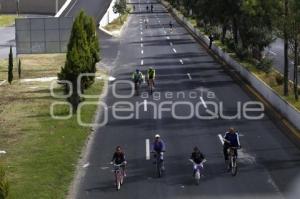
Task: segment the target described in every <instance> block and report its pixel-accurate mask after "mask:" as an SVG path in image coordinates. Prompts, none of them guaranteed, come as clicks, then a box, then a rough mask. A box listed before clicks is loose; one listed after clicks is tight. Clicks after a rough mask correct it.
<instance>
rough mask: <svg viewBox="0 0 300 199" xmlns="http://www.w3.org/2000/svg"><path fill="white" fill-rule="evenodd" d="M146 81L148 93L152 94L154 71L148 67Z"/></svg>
mask: <svg viewBox="0 0 300 199" xmlns="http://www.w3.org/2000/svg"><path fill="white" fill-rule="evenodd" d="M147 80H148V86H149V90H150V93H151V94H152V93H153V89H154V80H155V69H154V68H153V67H150V68H149V69H148V71H147Z"/></svg>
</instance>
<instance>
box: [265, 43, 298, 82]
mask: <svg viewBox="0 0 300 199" xmlns="http://www.w3.org/2000/svg"><path fill="white" fill-rule="evenodd" d="M266 53H267V55H268V57H269V58H271V59H272V60H273V64H274V67H275V68H276V69H277V70H278V71H279V72H281V73H282V74H283V72H284V41H283V40H282V39H280V38H278V39H276V40H275V41H274V42H273V43H272V44H271V45H270V47H269V48H268V49H267V52H266ZM289 79H290V80H292V81H294V62H293V60H291V59H290V60H289ZM299 80H300V71H299V73H298V82H299ZM299 84H300V82H299Z"/></svg>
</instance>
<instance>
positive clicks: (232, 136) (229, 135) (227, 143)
mask: <svg viewBox="0 0 300 199" xmlns="http://www.w3.org/2000/svg"><path fill="white" fill-rule="evenodd" d="M231 147H233V148H234V155H235V156H236V157H237V156H238V152H237V148H240V147H241V144H240V138H239V134H238V132H237V131H236V130H235V129H234V128H229V129H228V131H227V132H226V133H225V135H224V146H223V153H224V157H225V161H227V160H228V153H227V150H228V149H229V148H231Z"/></svg>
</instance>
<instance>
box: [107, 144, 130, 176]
mask: <svg viewBox="0 0 300 199" xmlns="http://www.w3.org/2000/svg"><path fill="white" fill-rule="evenodd" d="M110 163H111V164H116V165H120V164H122V166H121V168H122V170H123V174H124V176H126V173H125V165H126V164H127V162H126V159H125V153H124V152H123V151H122V149H121V147H120V146H117V147H116V151H115V152H114V154H113V157H112V159H111V162H110Z"/></svg>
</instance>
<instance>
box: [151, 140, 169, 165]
mask: <svg viewBox="0 0 300 199" xmlns="http://www.w3.org/2000/svg"><path fill="white" fill-rule="evenodd" d="M165 151H166V145H165V143H164V141H163V140H162V139H161V138H160V135H159V134H156V135H155V140H154V142H153V144H152V152H155V154H154V158H156V155H157V154H161V160H162V161H163V160H164V158H163V152H165ZM162 169H163V170H164V167H162Z"/></svg>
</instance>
